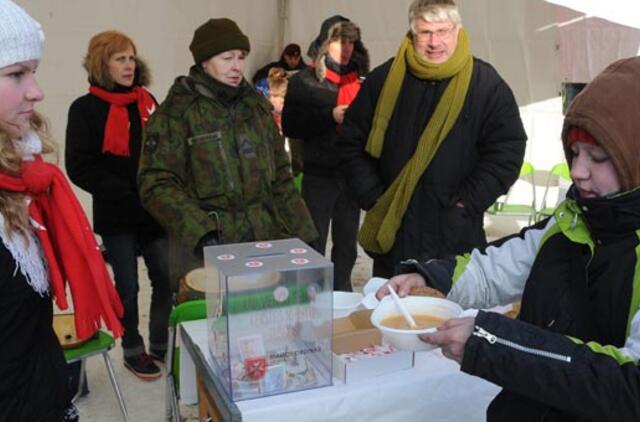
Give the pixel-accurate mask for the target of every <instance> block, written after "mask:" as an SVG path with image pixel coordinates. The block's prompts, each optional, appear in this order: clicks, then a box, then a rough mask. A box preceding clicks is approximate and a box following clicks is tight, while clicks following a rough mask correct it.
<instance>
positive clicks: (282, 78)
mask: <svg viewBox="0 0 640 422" xmlns="http://www.w3.org/2000/svg"><path fill="white" fill-rule="evenodd" d="M267 83H268V85H269V95H273V96H274V97H275V96H278V95H281V96H283V97H284V96H285V95H286V93H287V86H288V85H289V80H288V79H287V72H286V71H285V70H284V69H283V68H281V67H272V68H271V69H269V76H267Z"/></svg>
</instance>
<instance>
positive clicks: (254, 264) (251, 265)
mask: <svg viewBox="0 0 640 422" xmlns="http://www.w3.org/2000/svg"><path fill="white" fill-rule="evenodd" d="M244 265H245V267H249V268H260V267H262V266H263V265H264V264H263V263H262V262H260V261H249V262H247V263H246V264H244Z"/></svg>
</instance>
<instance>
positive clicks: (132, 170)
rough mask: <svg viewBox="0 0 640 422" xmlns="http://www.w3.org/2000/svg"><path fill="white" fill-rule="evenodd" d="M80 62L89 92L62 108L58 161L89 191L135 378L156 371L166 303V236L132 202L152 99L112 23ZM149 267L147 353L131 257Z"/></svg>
mask: <svg viewBox="0 0 640 422" xmlns="http://www.w3.org/2000/svg"><path fill="white" fill-rule="evenodd" d="M84 67H85V69H86V70H87V73H88V74H89V83H90V87H89V93H87V94H86V95H83V96H82V97H80V98H78V99H76V100H75V101H74V102H73V104H72V105H71V107H70V108H69V117H68V121H67V135H66V148H65V162H66V167H67V173H68V174H69V178H70V179H71V180H72V181H73V183H75V184H76V185H77V186H78V187H80V188H81V189H83V190H85V191H87V192H89V193H90V194H91V196H92V199H93V225H94V230H95V232H96V233H98V234H99V235H100V236H101V237H102V241H103V243H104V246H105V248H106V250H107V256H108V258H107V259H108V261H109V263H110V264H111V268H112V269H113V273H114V278H115V283H116V289H117V290H118V294H119V295H120V299H121V300H122V303H123V305H124V316H123V317H122V325H123V326H124V330H125V332H124V335H123V337H122V349H123V352H124V364H125V366H126V367H127V369H129V370H130V371H131V372H133V373H134V374H135V375H136V376H138V377H139V378H140V379H143V380H147V381H148V380H154V379H157V378H159V377H160V375H161V372H160V368H158V366H157V365H156V364H155V362H154V361H153V359H156V360H159V361H162V360H163V359H164V355H165V352H166V349H167V324H168V320H169V312H170V311H171V291H170V289H169V269H168V264H167V261H168V259H167V258H168V254H167V243H166V236H165V234H164V231H163V230H162V227H160V225H158V223H157V222H156V221H155V220H154V219H153V217H151V215H149V214H148V213H147V212H146V211H145V210H144V209H143V208H142V205H141V204H140V199H139V197H138V189H137V183H136V175H137V171H138V161H139V157H140V150H141V144H142V130H143V128H144V126H145V125H146V122H147V119H148V118H149V116H150V115H151V114H152V113H153V112H154V110H155V108H156V106H157V103H156V100H155V99H154V98H153V96H152V95H151V94H150V93H149V91H147V89H146V88H145V86H146V85H148V84H149V79H150V76H149V71H148V69H147V66H146V64H145V63H144V62H143V61H142V60H141V59H140V58H139V57H138V56H137V50H136V47H135V44H134V43H133V41H132V40H131V39H130V38H129V37H128V36H126V35H124V34H122V33H120V32H117V31H105V32H101V33H99V34H96V35H95V36H93V37H92V38H91V40H90V41H89V47H88V51H87V55H86V57H85V60H84ZM139 254H141V255H142V257H143V258H144V262H145V264H146V266H147V269H148V270H149V279H150V280H151V286H152V288H153V292H152V294H151V307H150V312H149V317H150V318H149V343H150V344H149V354H147V353H146V351H145V345H144V341H143V339H142V336H141V335H140V332H139V331H138V291H139V288H138V261H137V256H138V255H139Z"/></svg>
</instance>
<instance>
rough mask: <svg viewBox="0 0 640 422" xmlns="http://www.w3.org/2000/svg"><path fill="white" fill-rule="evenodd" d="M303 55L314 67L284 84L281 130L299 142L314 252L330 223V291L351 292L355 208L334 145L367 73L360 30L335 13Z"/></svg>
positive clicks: (323, 244) (324, 239) (321, 247)
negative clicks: (314, 237)
mask: <svg viewBox="0 0 640 422" xmlns="http://www.w3.org/2000/svg"><path fill="white" fill-rule="evenodd" d="M307 54H308V55H309V57H312V58H314V63H313V65H312V67H310V68H307V69H304V70H302V71H301V72H299V73H298V74H296V75H295V76H294V77H293V78H291V80H290V81H289V87H288V89H287V95H286V97H285V102H284V109H283V111H282V130H283V132H284V134H285V136H289V137H292V138H299V139H302V141H303V162H304V178H303V180H302V197H303V198H304V200H305V202H306V203H307V206H308V207H309V211H310V212H311V216H312V217H313V220H314V222H315V224H316V228H317V229H318V231H319V233H320V239H319V241H318V245H317V246H318V251H319V252H320V253H322V254H324V252H325V247H326V243H327V236H328V231H329V224H330V223H331V228H332V233H331V237H332V241H333V249H332V251H331V260H332V261H333V264H334V287H335V289H336V290H344V291H351V290H352V286H351V270H352V269H353V265H354V263H355V260H356V257H357V234H358V224H359V217H360V210H359V207H358V204H357V202H356V200H355V197H354V195H353V194H352V193H351V192H350V190H349V189H348V188H347V184H346V182H345V180H344V178H343V176H342V175H341V174H339V173H338V164H339V159H338V149H337V142H338V132H339V130H340V125H341V124H342V121H343V119H344V114H345V112H346V110H347V108H348V107H349V105H350V104H351V102H352V101H353V100H354V98H355V97H356V95H357V94H358V91H359V90H360V78H361V77H362V76H363V75H365V74H366V73H367V72H368V70H369V54H368V52H367V49H366V48H365V47H364V45H363V43H362V40H361V35H360V28H358V26H357V25H356V24H354V23H353V22H351V21H350V20H348V19H347V18H345V17H343V16H339V15H336V16H332V17H330V18H328V19H326V20H325V21H324V22H323V23H322V27H321V29H320V34H319V35H318V37H317V38H316V39H315V40H314V41H313V42H312V43H311V45H310V46H309V50H308V53H307Z"/></svg>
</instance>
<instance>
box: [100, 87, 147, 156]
mask: <svg viewBox="0 0 640 422" xmlns="http://www.w3.org/2000/svg"><path fill="white" fill-rule="evenodd" d="M89 92H90V93H91V94H93V95H95V96H96V97H98V98H100V99H102V100H104V101H106V102H108V103H109V104H111V107H109V114H108V115H107V123H106V125H105V128H104V140H103V142H102V153H103V154H104V153H109V154H113V155H119V156H123V157H129V156H131V152H130V150H129V126H130V122H129V112H128V111H127V105H129V104H131V103H134V102H135V103H137V105H138V112H140V121H141V124H142V128H143V129H144V127H145V125H146V124H147V120H149V116H151V114H153V112H154V111H155V109H156V102H155V100H154V99H153V97H152V96H151V94H150V93H149V91H147V90H146V89H144V88H143V87H141V86H137V85H136V86H134V87H133V89H132V90H131V92H124V93H121V92H110V91H107V90H104V89H102V88H100V87H98V86H95V85H91V86H90V87H89Z"/></svg>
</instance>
